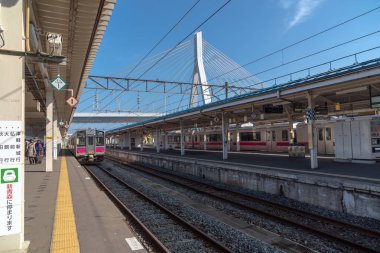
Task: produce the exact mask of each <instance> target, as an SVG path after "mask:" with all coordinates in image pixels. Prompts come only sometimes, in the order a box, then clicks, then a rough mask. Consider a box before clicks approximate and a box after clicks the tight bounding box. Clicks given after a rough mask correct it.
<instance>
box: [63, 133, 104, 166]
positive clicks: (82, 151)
mask: <svg viewBox="0 0 380 253" xmlns="http://www.w3.org/2000/svg"><path fill="white" fill-rule="evenodd" d="M104 139H105V135H104V131H101V130H97V129H83V130H78V131H76V132H75V133H73V134H72V135H71V137H70V139H69V141H68V148H69V149H70V151H71V153H72V154H73V155H74V156H75V157H76V158H77V159H78V161H79V162H80V163H82V164H85V163H97V162H101V161H103V159H104V155H105V152H106V147H105V142H104Z"/></svg>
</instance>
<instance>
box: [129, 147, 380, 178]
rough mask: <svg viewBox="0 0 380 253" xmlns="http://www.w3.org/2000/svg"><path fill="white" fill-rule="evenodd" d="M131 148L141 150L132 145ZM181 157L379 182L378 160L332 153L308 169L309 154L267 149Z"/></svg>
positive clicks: (177, 153) (202, 152)
mask: <svg viewBox="0 0 380 253" xmlns="http://www.w3.org/2000/svg"><path fill="white" fill-rule="evenodd" d="M133 152H141V151H140V149H133ZM142 152H146V153H154V154H157V151H156V149H152V148H144V150H143V151H142ZM160 155H164V156H166V155H167V156H178V157H179V156H181V153H180V151H179V150H160ZM183 158H189V159H196V160H199V161H212V162H216V163H220V164H230V165H241V166H244V167H247V166H248V167H257V166H258V167H260V168H262V169H268V170H277V171H282V172H289V173H308V174H314V175H322V176H323V175H326V176H334V175H338V176H344V177H348V178H353V179H357V180H370V181H372V180H376V179H378V182H379V183H380V163H379V162H377V163H375V164H361V163H360V164H359V163H346V162H336V161H334V156H318V164H319V167H318V169H310V157H309V156H306V158H289V156H288V154H285V153H269V152H250V151H241V152H228V160H223V159H222V151H218V150H194V149H186V153H185V156H183Z"/></svg>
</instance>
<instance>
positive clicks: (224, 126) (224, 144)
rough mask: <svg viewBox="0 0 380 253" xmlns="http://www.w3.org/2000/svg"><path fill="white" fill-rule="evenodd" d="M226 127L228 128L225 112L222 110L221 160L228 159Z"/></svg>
mask: <svg viewBox="0 0 380 253" xmlns="http://www.w3.org/2000/svg"><path fill="white" fill-rule="evenodd" d="M227 129H228V121H227V119H226V116H225V113H224V112H222V142H223V160H227V159H228V147H227V142H228V136H227Z"/></svg>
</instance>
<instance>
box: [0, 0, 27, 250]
mask: <svg viewBox="0 0 380 253" xmlns="http://www.w3.org/2000/svg"><path fill="white" fill-rule="evenodd" d="M24 3H25V1H0V13H1V15H0V24H1V26H2V28H3V29H4V32H3V35H4V42H5V45H4V46H3V47H2V48H1V49H5V50H17V51H24V50H25V42H24V38H25V32H24V27H25V19H24V7H25V6H24ZM0 43H1V42H0ZM24 64H25V59H24V57H16V56H7V55H0V87H1V89H0V108H1V110H0V129H1V132H2V133H4V134H5V133H6V134H10V133H9V130H8V131H7V130H6V129H5V127H6V126H7V125H8V126H12V127H14V130H15V131H16V132H17V136H13V137H10V138H7V139H5V138H0V139H1V141H0V142H1V143H0V144H2V145H4V144H16V143H17V146H18V145H19V146H18V147H15V150H14V151H13V150H12V151H10V152H12V157H11V158H13V159H15V160H14V161H12V160H9V161H8V160H6V158H7V159H8V158H9V153H8V154H7V153H6V151H4V150H0V157H1V162H0V170H1V171H3V170H6V169H7V168H13V169H12V170H13V171H14V170H17V174H18V177H16V178H17V182H13V183H3V184H0V199H1V200H0V251H1V252H18V251H20V250H26V249H27V247H28V242H25V241H24V202H25V201H24V189H25V187H24V181H25V180H24V178H25V174H24V165H25V164H24V160H25V154H24V153H25V152H24V150H25V77H24V67H25V65H24ZM11 133H12V132H11ZM15 142H16V143H15ZM7 151H8V150H7ZM18 152H20V153H18ZM8 185H12V192H13V195H12V200H13V203H12V209H11V210H12V213H13V215H12V216H8V215H7V212H8V211H9V207H8V206H7V205H5V206H4V205H3V203H7V187H8ZM8 222H11V224H12V225H11V227H8V225H7V223H8ZM9 228H10V230H8V229H9Z"/></svg>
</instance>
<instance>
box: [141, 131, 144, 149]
mask: <svg viewBox="0 0 380 253" xmlns="http://www.w3.org/2000/svg"><path fill="white" fill-rule="evenodd" d="M143 150H144V130H141V135H140V151H143Z"/></svg>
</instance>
